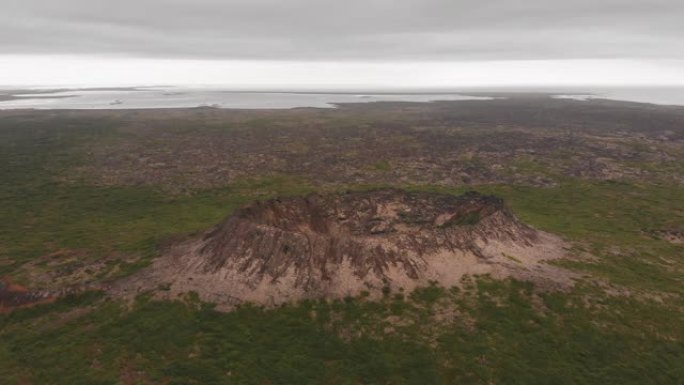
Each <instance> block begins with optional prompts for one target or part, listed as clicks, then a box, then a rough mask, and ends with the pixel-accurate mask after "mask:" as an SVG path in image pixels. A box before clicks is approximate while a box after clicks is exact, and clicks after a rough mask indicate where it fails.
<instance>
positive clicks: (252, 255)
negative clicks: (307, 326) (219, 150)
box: [112, 189, 572, 308]
mask: <svg viewBox="0 0 684 385" xmlns="http://www.w3.org/2000/svg"><path fill="white" fill-rule="evenodd" d="M563 255H564V249H563V242H562V241H561V240H560V239H559V238H557V237H555V236H553V235H550V234H547V233H543V232H541V231H538V230H535V229H533V228H531V227H530V226H527V225H525V224H524V223H522V222H521V221H520V220H518V219H517V218H516V217H515V216H514V215H513V214H512V213H511V211H510V210H509V209H508V208H507V207H506V206H505V205H504V202H503V201H502V200H501V199H499V198H497V197H493V196H486V195H481V194H478V193H475V192H469V193H466V194H464V195H461V196H452V195H446V194H436V193H423V192H421V193H413V192H406V191H403V190H396V189H387V190H375V191H368V192H349V193H345V194H331V195H318V194H312V195H309V196H307V197H300V198H284V199H274V200H269V201H265V202H255V203H252V204H250V205H247V206H245V207H243V208H241V209H239V210H237V211H236V212H235V213H234V214H232V215H231V216H229V217H228V218H227V219H226V220H224V221H223V222H222V223H220V224H218V225H217V226H215V227H214V228H212V229H211V230H209V231H207V232H206V233H205V234H203V235H202V236H201V237H200V238H198V239H195V240H191V241H189V242H185V243H183V244H180V245H177V246H176V247H174V248H172V249H171V250H170V251H169V252H168V253H167V254H166V255H164V256H163V257H160V258H159V259H158V260H156V261H155V262H154V263H153V265H152V266H150V267H148V268H146V269H145V270H143V271H141V272H140V273H138V274H136V275H134V276H132V277H130V278H128V279H126V280H124V281H122V282H120V283H118V284H116V285H114V287H113V288H112V291H114V292H116V293H119V294H125V295H132V294H136V293H139V292H141V291H144V290H152V289H156V288H163V290H159V292H158V293H159V295H161V296H168V297H175V296H178V295H180V294H182V293H185V292H190V291H195V292H197V293H198V294H199V295H200V297H201V298H202V299H203V300H206V301H210V302H214V303H217V304H218V305H219V306H220V307H228V308H229V307H230V306H233V305H235V304H238V303H241V302H255V303H259V304H264V305H277V304H280V303H283V302H287V301H293V300H299V299H304V298H321V297H323V298H340V297H344V296H350V295H351V296H354V295H358V294H360V293H361V292H364V291H367V292H368V293H370V295H371V296H379V295H382V294H381V293H382V291H383V290H384V291H387V290H388V289H389V290H391V291H397V290H404V291H410V290H412V289H414V288H415V287H417V286H424V285H428V284H430V283H432V282H436V283H439V284H442V285H445V286H452V285H457V284H458V283H459V281H460V280H461V278H462V277H463V276H464V275H477V274H490V275H491V276H493V277H496V278H503V277H509V276H511V277H515V278H519V279H529V280H534V281H537V282H540V283H543V284H544V285H554V286H564V285H571V283H572V280H571V275H570V274H569V273H567V272H566V271H564V270H562V269H559V268H555V267H553V266H550V265H548V264H545V263H542V261H543V260H548V259H553V258H558V257H562V256H563Z"/></svg>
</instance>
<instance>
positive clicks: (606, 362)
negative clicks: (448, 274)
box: [0, 279, 684, 385]
mask: <svg viewBox="0 0 684 385" xmlns="http://www.w3.org/2000/svg"><path fill="white" fill-rule="evenodd" d="M589 294H591V297H590V296H589ZM89 297H90V298H85V299H79V300H70V301H71V303H70V304H66V303H65V302H66V301H67V299H65V300H62V301H60V302H58V303H56V304H52V305H44V306H39V307H35V308H32V309H26V310H19V311H15V312H14V313H12V314H11V315H8V316H4V317H3V318H1V319H0V337H1V338H2V344H0V356H1V357H3V359H2V360H0V374H2V378H3V383H5V384H19V383H22V381H25V380H27V379H30V381H32V383H46V384H47V383H60V384H70V385H76V384H118V383H126V381H131V382H132V383H145V382H146V381H147V382H151V383H173V384H203V385H205V384H263V383H272V384H321V383H369V384H384V383H398V384H452V383H464V384H467V383H470V384H487V383H513V384H535V383H548V384H575V383H582V384H605V383H620V384H644V383H663V384H667V383H676V382H677V381H679V379H681V378H682V376H684V364H683V363H684V346H683V345H682V343H681V338H682V337H684V325H682V324H681V322H680V320H681V318H680V317H681V313H678V312H676V311H671V312H663V308H662V306H663V305H660V304H654V303H649V302H644V301H639V300H635V299H632V298H629V297H605V296H602V295H601V294H600V293H594V292H591V290H590V289H587V288H585V289H580V290H578V291H577V292H575V293H570V294H544V295H539V294H535V293H534V291H533V290H532V287H531V285H529V284H526V283H521V282H515V281H504V282H501V281H491V280H488V279H478V280H476V281H472V282H470V283H466V285H465V287H464V289H463V290H451V291H448V290H445V289H443V288H440V287H428V288H425V289H421V290H418V291H416V292H414V293H413V294H412V295H411V296H410V297H409V299H403V298H402V297H392V298H389V297H386V298H385V299H383V300H381V301H375V302H373V301H367V300H364V299H363V298H354V299H347V300H345V301H335V302H312V301H307V302H303V303H300V304H296V305H290V306H284V307H282V308H279V309H274V310H263V309H259V308H255V307H251V306H245V307H243V308H240V309H238V310H237V311H234V312H231V313H218V312H216V311H214V310H212V309H211V307H210V306H201V307H197V306H196V303H195V302H194V301H191V302H190V303H187V304H184V303H181V302H155V301H150V300H148V299H146V298H143V297H141V298H140V299H139V300H138V301H137V302H136V304H135V305H134V306H133V308H132V309H126V308H125V307H123V306H122V305H121V304H119V303H116V302H111V301H102V300H100V301H101V302H100V303H93V301H97V297H92V296H89ZM588 298H593V299H592V300H588ZM76 304H80V305H81V306H85V307H82V308H73V307H72V306H74V305H76ZM69 309H72V310H69ZM654 312H657V314H658V316H655V315H654V314H656V313H654Z"/></svg>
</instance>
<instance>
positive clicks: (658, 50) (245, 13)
mask: <svg viewBox="0 0 684 385" xmlns="http://www.w3.org/2000/svg"><path fill="white" fill-rule="evenodd" d="M0 1H2V2H8V3H9V4H3V5H2V13H0V52H2V53H3V54H6V55H15V54H69V55H71V54H87V55H118V56H125V57H154V58H173V59H228V60H250V59H266V60H289V61H312V60H313V61H374V60H399V61H415V60H431V61H440V60H443V61H460V60H545V59H601V58H604V59H605V58H625V59H684V43H683V42H684V23H682V20H683V19H684V2H683V1H681V0H573V1H567V0H562V1H558V0H525V1H520V0H479V1H473V0H467V1H466V0H401V1H400V0H346V1H337V0H336V1H327V0H117V1H107V2H104V1H93V0H60V1H45V0H21V1H20V0H0Z"/></svg>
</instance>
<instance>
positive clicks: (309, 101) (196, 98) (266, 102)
mask: <svg viewBox="0 0 684 385" xmlns="http://www.w3.org/2000/svg"><path fill="white" fill-rule="evenodd" d="M12 96H13V97H15V98H16V99H11V100H5V101H0V109H18V108H35V109H101V108H105V109H128V108H187V107H203V106H210V107H216V108H294V107H318V108H334V107H335V104H336V103H368V102H378V101H402V102H429V101H433V100H490V99H492V98H491V97H486V96H468V95H461V94H456V93H454V94H413V93H411V94H394V93H392V94H389V93H387V94H351V93H308V92H306V93H305V92H231V91H222V90H207V89H180V88H167V89H145V88H142V89H122V90H87V89H85V90H75V91H61V92H50V93H39V94H38V93H29V94H13V95H12Z"/></svg>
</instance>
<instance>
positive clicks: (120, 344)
mask: <svg viewBox="0 0 684 385" xmlns="http://www.w3.org/2000/svg"><path fill="white" fill-rule="evenodd" d="M397 120H399V118H397ZM96 122H97V124H95V123H93V119H92V118H83V117H77V116H71V115H69V114H64V115H59V116H58V117H57V116H56V117H54V118H51V120H50V123H49V124H48V123H45V121H41V120H40V119H36V120H30V119H26V118H25V117H24V118H21V119H20V118H16V119H15V118H12V117H3V118H2V119H0V180H1V181H2V183H0V218H2V221H0V275H1V276H4V275H9V276H12V277H13V278H14V279H16V280H19V281H21V278H22V277H21V275H22V274H23V270H22V266H24V264H25V263H26V262H27V261H34V260H37V259H39V258H42V257H43V256H45V255H46V254H50V253H53V252H55V251H57V250H77V251H79V252H80V254H79V255H80V257H79V258H82V259H86V260H96V259H100V258H105V257H110V258H111V256H114V257H115V258H114V259H113V262H112V266H111V268H112V269H113V270H112V271H115V272H116V274H117V275H118V276H121V275H126V274H130V273H132V272H133V271H135V270H137V269H139V268H141V267H142V266H145V264H147V263H148V262H149V261H150V260H151V258H153V257H154V256H155V255H157V253H158V252H159V248H160V247H161V245H162V244H163V243H164V242H166V241H168V240H170V239H171V240H172V239H178V238H182V237H184V236H187V235H188V234H192V233H195V232H198V231H202V230H204V229H206V228H208V227H209V226H211V225H213V224H214V223H216V222H217V221H219V220H221V219H222V218H223V217H225V216H226V215H227V214H229V212H230V211H231V210H233V209H235V208H236V207H238V206H239V205H240V204H242V203H245V202H247V201H251V200H253V199H264V198H267V197H272V196H276V195H295V194H296V195H300V194H305V193H307V192H310V191H313V190H316V189H319V188H320V186H316V185H315V183H313V182H311V181H307V180H304V179H302V178H301V177H297V176H292V175H276V174H267V175H261V176H254V177H253V178H249V179H242V180H240V181H239V182H233V183H231V184H229V185H227V186H224V187H221V188H212V189H205V190H198V191H194V192H191V193H188V194H185V195H171V194H168V193H165V192H164V191H163V190H161V189H159V188H157V187H155V186H151V185H146V186H128V187H124V186H119V187H111V186H98V185H94V184H92V183H90V182H89V181H85V180H84V181H79V180H74V179H73V178H63V177H64V173H65V172H68V170H71V169H72V166H74V165H77V164H79V162H81V158H80V157H81V156H82V154H83V152H84V151H88V149H89V148H91V147H95V146H98V145H100V144H103V143H110V142H111V141H117V140H122V138H125V137H126V135H127V134H125V133H124V132H120V131H118V130H116V129H114V127H115V126H116V124H118V123H116V124H115V122H113V120H109V119H99V120H97V121H96ZM253 123H254V122H253ZM271 123H272V122H271V121H270V120H269V119H264V120H263V122H261V123H259V124H262V125H263V126H264V127H266V128H268V127H271ZM178 124H179V127H180V126H182V122H181V123H178ZM183 124H184V123H183ZM340 124H341V123H340ZM353 124H354V121H352V120H350V121H349V125H350V126H352V125H353ZM369 124H370V123H369ZM181 128H182V127H181ZM184 129H188V128H187V127H185V128H184ZM345 129H346V128H345ZM188 130H189V129H188ZM339 130H340V132H341V133H346V132H347V131H345V130H343V129H342V128H340V129H339ZM472 135H475V134H472ZM482 135H483V138H484V137H485V136H484V135H485V134H482ZM409 139H410V137H409ZM475 139H477V140H481V138H480V137H477V138H474V139H473V140H475ZM409 141H410V140H409ZM308 148H309V147H306V149H307V151H313V150H308ZM311 148H312V149H315V146H311ZM304 149H305V148H304V147H293V150H292V152H294V153H297V152H303V151H304ZM300 150H301V151H300ZM473 163H474V165H473V167H475V166H478V167H480V166H481V165H480V164H478V163H477V161H473ZM362 164H368V163H367V162H365V163H362ZM676 165H679V163H676ZM389 166H390V163H389V162H378V163H376V164H374V165H373V168H374V169H375V170H376V171H385V172H386V171H390V169H389ZM546 166H547V165H546V163H540V162H538V161H533V160H531V159H528V158H520V159H518V160H517V163H516V164H515V167H517V168H518V170H521V169H524V170H527V171H531V172H534V173H539V174H547V171H548V170H547V169H546V168H545V167H546ZM672 167H674V166H672ZM677 167H679V166H677ZM653 168H654V170H656V171H657V170H660V171H662V172H669V171H670V170H669V169H662V168H658V167H655V166H653ZM673 170H674V171H672V172H676V171H677V170H681V169H680V168H677V169H673ZM558 175H560V174H554V177H555V178H556V179H557V181H558V182H559V185H558V186H556V187H538V186H537V187H534V186H529V185H502V184H487V185H480V186H475V189H476V190H478V191H480V192H483V193H487V194H494V195H498V196H500V197H502V198H504V199H505V200H506V202H507V204H508V205H509V206H510V207H511V208H512V209H513V211H514V212H515V213H516V214H517V215H518V216H519V217H520V218H521V219H522V220H523V221H525V222H526V223H529V224H531V225H533V226H536V227H538V228H540V229H543V230H546V231H549V232H552V233H556V234H559V235H562V236H564V237H566V238H567V239H569V240H571V241H574V242H576V243H575V247H576V251H577V252H581V253H585V252H586V253H588V254H591V255H593V256H594V257H595V258H593V259H583V260H581V261H574V260H573V261H562V262H560V263H561V264H562V265H563V266H565V267H568V268H571V269H574V270H575V271H578V272H587V273H590V274H592V276H593V277H598V278H601V279H603V281H602V282H591V281H590V280H587V281H586V282H582V283H580V284H579V285H578V287H577V288H575V289H574V290H572V291H571V292H566V293H545V294H540V293H537V292H535V291H534V290H533V287H532V286H531V285H530V284H527V283H522V282H516V281H494V280H490V279H488V278H486V277H479V278H472V279H469V280H467V281H466V282H464V285H463V287H462V288H442V287H438V286H430V287H426V288H422V289H419V290H416V291H415V292H413V293H402V292H390V290H389V287H387V290H385V291H384V293H383V294H384V295H383V296H382V298H381V299H380V300H378V301H371V300H370V299H369V294H368V293H364V295H362V296H361V297H360V298H347V299H345V300H342V301H334V302H321V301H308V302H303V303H299V304H292V305H288V306H283V307H281V308H277V309H271V310H265V309H260V308H257V307H253V306H244V307H242V308H240V309H238V310H236V311H234V312H231V313H220V312H217V311H215V310H213V308H212V305H211V304H204V303H200V302H199V301H198V300H197V298H196V295H194V296H193V295H192V294H188V295H186V296H184V297H183V298H179V300H178V301H176V302H157V301H153V300H150V299H149V298H148V296H141V297H139V298H138V299H137V300H136V301H135V303H134V304H128V303H123V302H119V301H117V300H113V299H110V298H107V297H106V296H105V295H104V294H103V293H100V292H86V293H83V294H81V295H76V296H70V297H65V298H62V299H60V300H59V301H57V302H55V303H51V304H45V305H39V306H35V307H32V308H25V309H19V310H15V311H13V312H11V313H7V314H0V383H2V384H3V385H4V384H8V385H13V384H69V385H77V384H145V383H161V384H164V383H166V384H203V385H204V384H298V385H299V384H389V383H391V384H453V383H458V384H491V383H497V384H609V383H619V384H639V385H641V384H650V383H654V384H675V383H679V382H681V379H682V378H684V322H682V319H684V281H683V280H682V277H684V258H683V256H684V247H683V246H682V245H675V244H671V243H668V242H666V241H664V240H660V239H654V238H653V237H652V236H650V235H649V234H650V233H649V230H653V229H663V228H683V227H684V188H682V187H678V186H674V185H673V184H657V183H636V182H629V183H627V182H624V183H623V182H605V181H598V180H586V179H573V178H568V177H560V176H558ZM66 180H68V181H66ZM368 187H370V186H358V185H339V186H332V187H330V186H328V187H326V188H335V189H340V190H342V189H348V188H358V189H360V188H368ZM376 187H377V186H376ZM406 187H407V188H410V189H415V190H432V191H441V192H446V193H451V194H459V193H462V192H464V191H465V190H466V189H473V186H464V187H463V188H445V187H436V186H426V185H417V186H406ZM408 219H413V220H416V221H420V220H422V219H421V218H420V217H419V215H418V216H416V217H415V218H408ZM478 219H479V218H476V217H475V216H473V217H467V218H466V219H464V220H463V222H462V223H459V224H466V225H467V224H471V223H474V221H476V220H478ZM118 255H121V256H126V257H133V258H132V259H131V260H128V262H125V261H123V259H121V260H117V258H116V256H118ZM509 258H511V259H512V260H515V256H509ZM109 277H110V278H111V276H109ZM606 288H609V290H607V289H606ZM164 289H165V288H164V287H160V288H159V290H164ZM166 289H167V290H168V288H166ZM615 292H618V293H621V294H620V295H614V293H615Z"/></svg>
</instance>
